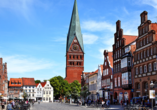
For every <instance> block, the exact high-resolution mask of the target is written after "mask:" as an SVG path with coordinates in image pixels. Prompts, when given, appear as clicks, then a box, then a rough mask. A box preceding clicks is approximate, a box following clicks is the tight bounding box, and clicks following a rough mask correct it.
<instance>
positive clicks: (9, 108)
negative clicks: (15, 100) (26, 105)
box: [7, 102, 12, 110]
mask: <svg viewBox="0 0 157 110" xmlns="http://www.w3.org/2000/svg"><path fill="white" fill-rule="evenodd" d="M7 110H12V105H11V102H8V105H7Z"/></svg>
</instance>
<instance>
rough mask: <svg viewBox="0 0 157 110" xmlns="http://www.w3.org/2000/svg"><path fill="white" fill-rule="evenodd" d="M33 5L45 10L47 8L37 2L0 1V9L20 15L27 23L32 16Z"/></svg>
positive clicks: (30, 0) (25, 0) (28, 0)
mask: <svg viewBox="0 0 157 110" xmlns="http://www.w3.org/2000/svg"><path fill="white" fill-rule="evenodd" d="M33 5H36V6H38V7H42V8H44V9H46V8H47V7H49V4H48V3H43V2H40V1H39V0H0V8H2V9H3V8H5V9H9V10H10V11H13V12H15V13H16V14H21V15H23V16H24V18H25V19H27V20H28V21H29V20H30V17H31V16H33V14H32V12H33Z"/></svg>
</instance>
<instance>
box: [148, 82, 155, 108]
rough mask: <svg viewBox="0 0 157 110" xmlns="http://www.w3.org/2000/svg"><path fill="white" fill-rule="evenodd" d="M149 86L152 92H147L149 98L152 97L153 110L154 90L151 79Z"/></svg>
mask: <svg viewBox="0 0 157 110" xmlns="http://www.w3.org/2000/svg"><path fill="white" fill-rule="evenodd" d="M150 87H151V88H152V90H150V91H152V92H149V96H150V98H151V99H152V110H153V98H154V96H155V90H154V91H153V87H154V83H153V81H151V83H150ZM151 96H152V97H151Z"/></svg>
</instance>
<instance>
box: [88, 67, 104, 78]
mask: <svg viewBox="0 0 157 110" xmlns="http://www.w3.org/2000/svg"><path fill="white" fill-rule="evenodd" d="M100 67H101V74H102V73H103V65H100ZM96 73H98V69H97V70H96V71H94V72H90V75H89V76H92V75H93V74H96Z"/></svg>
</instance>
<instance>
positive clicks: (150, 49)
mask: <svg viewBox="0 0 157 110" xmlns="http://www.w3.org/2000/svg"><path fill="white" fill-rule="evenodd" d="M147 14H148V13H147V12H146V11H143V12H142V13H141V14H140V17H141V23H140V25H139V27H138V38H137V40H136V51H135V52H134V91H135V92H134V97H148V96H149V90H150V89H152V88H150V83H151V81H153V83H154V84H155V87H154V88H153V89H154V90H155V95H156V94H157V67H156V65H157V64H156V62H157V60H156V58H157V23H152V22H151V21H150V20H148V16H147ZM156 101H157V100H156ZM153 105H154V104H153Z"/></svg>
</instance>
